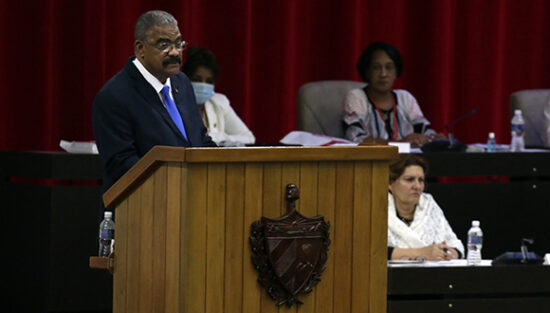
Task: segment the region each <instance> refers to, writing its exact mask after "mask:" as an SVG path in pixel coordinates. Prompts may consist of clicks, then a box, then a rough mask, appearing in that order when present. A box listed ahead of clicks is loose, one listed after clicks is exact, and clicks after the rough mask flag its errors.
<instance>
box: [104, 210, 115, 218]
mask: <svg viewBox="0 0 550 313" xmlns="http://www.w3.org/2000/svg"><path fill="white" fill-rule="evenodd" d="M103 216H104V217H105V218H111V217H113V212H110V211H105V213H103Z"/></svg>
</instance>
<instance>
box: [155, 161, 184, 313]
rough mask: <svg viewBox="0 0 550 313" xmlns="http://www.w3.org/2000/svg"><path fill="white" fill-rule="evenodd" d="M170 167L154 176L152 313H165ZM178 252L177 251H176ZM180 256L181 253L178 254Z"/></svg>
mask: <svg viewBox="0 0 550 313" xmlns="http://www.w3.org/2000/svg"><path fill="white" fill-rule="evenodd" d="M167 174H168V166H163V167H160V168H159V169H157V171H156V172H155V173H154V174H153V178H154V188H153V194H152V195H153V207H152V211H153V232H152V234H153V249H152V250H153V253H152V255H151V256H150V257H152V258H153V277H152V278H153V286H152V288H153V290H152V301H153V306H152V310H151V312H154V313H162V312H165V297H166V295H165V292H166V288H165V286H166V239H167V238H166V226H167V225H166V208H167V202H166V198H167V194H168V193H167V190H166V181H167ZM176 252H177V250H176ZM178 254H179V253H178Z"/></svg>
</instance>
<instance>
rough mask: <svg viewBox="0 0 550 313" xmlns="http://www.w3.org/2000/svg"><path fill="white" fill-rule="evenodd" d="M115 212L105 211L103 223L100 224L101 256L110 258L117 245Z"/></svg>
mask: <svg viewBox="0 0 550 313" xmlns="http://www.w3.org/2000/svg"><path fill="white" fill-rule="evenodd" d="M112 218H113V212H109V211H105V213H104V218H103V221H101V223H100V224H99V256H109V254H111V252H113V246H114V243H115V223H114V222H113V219H112Z"/></svg>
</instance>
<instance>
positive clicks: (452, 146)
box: [420, 108, 477, 152]
mask: <svg viewBox="0 0 550 313" xmlns="http://www.w3.org/2000/svg"><path fill="white" fill-rule="evenodd" d="M475 113H477V108H474V109H471V110H470V111H468V112H466V113H464V114H462V115H460V116H459V117H457V118H455V119H454V120H452V121H451V122H450V123H448V124H447V125H445V129H446V130H447V135H448V137H449V139H435V140H432V141H430V142H428V143H427V144H425V145H423V146H422V147H421V148H420V149H421V150H422V151H423V152H439V151H458V152H463V151H466V148H467V146H466V145H465V144H463V143H462V142H460V140H458V139H456V138H454V136H453V133H451V131H450V129H449V128H450V127H451V126H453V125H454V124H456V123H458V122H460V121H462V120H463V119H465V118H466V117H468V116H470V115H472V114H475Z"/></svg>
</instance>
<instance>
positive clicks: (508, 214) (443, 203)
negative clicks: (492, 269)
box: [421, 150, 550, 312]
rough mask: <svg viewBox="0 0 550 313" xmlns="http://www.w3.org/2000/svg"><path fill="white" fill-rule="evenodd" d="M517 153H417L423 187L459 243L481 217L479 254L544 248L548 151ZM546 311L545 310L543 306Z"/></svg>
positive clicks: (548, 239) (549, 217)
mask: <svg viewBox="0 0 550 313" xmlns="http://www.w3.org/2000/svg"><path fill="white" fill-rule="evenodd" d="M534 151H536V152H521V153H507V152H498V153H452V152H447V153H423V154H421V156H422V157H424V158H425V159H427V160H428V162H429V169H428V173H427V183H426V191H427V192H429V193H431V194H432V195H433V196H434V198H435V200H436V201H437V203H438V204H439V206H440V207H441V208H442V209H443V212H444V213H445V216H446V218H447V220H448V221H449V224H450V225H451V227H452V228H453V230H454V232H455V233H456V235H457V236H458V237H459V238H460V239H461V240H462V242H463V243H464V244H465V243H466V239H467V232H468V229H469V228H470V226H471V221H472V220H479V221H480V222H481V229H482V230H483V233H484V237H483V249H482V256H483V258H486V259H493V258H495V257H497V256H498V255H500V254H502V253H504V252H506V251H519V248H520V243H521V239H522V238H532V239H534V240H535V242H534V244H533V245H532V246H530V247H529V249H530V251H534V252H537V253H538V254H539V255H544V254H545V253H548V252H550V227H548V224H549V221H550V196H549V195H550V151H544V150H534ZM549 312H550V311H549Z"/></svg>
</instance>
